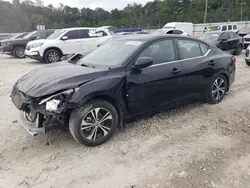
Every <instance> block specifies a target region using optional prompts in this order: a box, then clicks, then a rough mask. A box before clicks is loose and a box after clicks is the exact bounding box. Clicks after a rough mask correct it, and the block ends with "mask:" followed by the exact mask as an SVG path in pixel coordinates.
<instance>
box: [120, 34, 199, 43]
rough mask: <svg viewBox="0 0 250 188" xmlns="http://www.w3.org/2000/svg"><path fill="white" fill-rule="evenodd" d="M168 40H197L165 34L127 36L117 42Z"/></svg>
mask: <svg viewBox="0 0 250 188" xmlns="http://www.w3.org/2000/svg"><path fill="white" fill-rule="evenodd" d="M167 38H184V39H185V38H186V39H194V40H197V39H196V38H192V37H187V36H184V35H174V34H169V35H168V34H165V35H150V34H149V35H145V34H137V35H127V36H125V37H121V38H118V39H117V40H144V41H151V40H157V39H167Z"/></svg>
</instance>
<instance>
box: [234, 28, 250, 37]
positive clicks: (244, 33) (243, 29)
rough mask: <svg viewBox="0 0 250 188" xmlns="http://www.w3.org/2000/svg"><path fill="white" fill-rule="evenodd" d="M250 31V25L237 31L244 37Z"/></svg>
mask: <svg viewBox="0 0 250 188" xmlns="http://www.w3.org/2000/svg"><path fill="white" fill-rule="evenodd" d="M249 33H250V28H249V27H245V28H242V29H241V30H239V31H238V32H237V34H238V35H239V36H241V37H244V36H245V35H247V34H249Z"/></svg>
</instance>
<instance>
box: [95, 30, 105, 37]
mask: <svg viewBox="0 0 250 188" xmlns="http://www.w3.org/2000/svg"><path fill="white" fill-rule="evenodd" d="M95 34H96V36H97V37H104V36H107V35H108V34H107V33H106V32H104V31H97V32H95Z"/></svg>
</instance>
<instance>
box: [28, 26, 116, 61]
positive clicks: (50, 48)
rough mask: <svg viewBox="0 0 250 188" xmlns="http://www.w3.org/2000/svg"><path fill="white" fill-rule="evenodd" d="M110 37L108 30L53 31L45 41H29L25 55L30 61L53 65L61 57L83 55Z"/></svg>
mask: <svg viewBox="0 0 250 188" xmlns="http://www.w3.org/2000/svg"><path fill="white" fill-rule="evenodd" d="M111 37H112V34H111V33H110V32H109V30H108V29H100V28H86V27H85V28H67V29H60V30H57V31H55V33H53V34H52V35H50V36H49V37H48V38H47V39H42V40H36V41H31V42H29V43H28V44H27V46H26V50H25V55H26V56H27V57H29V58H31V59H35V60H39V61H45V62H46V63H53V62H58V61H60V58H61V57H62V56H63V55H67V54H72V53H76V52H78V53H81V54H85V53H88V52H90V51H92V50H94V49H96V48H97V46H98V45H99V44H101V43H103V42H104V41H106V40H108V39H109V38H111Z"/></svg>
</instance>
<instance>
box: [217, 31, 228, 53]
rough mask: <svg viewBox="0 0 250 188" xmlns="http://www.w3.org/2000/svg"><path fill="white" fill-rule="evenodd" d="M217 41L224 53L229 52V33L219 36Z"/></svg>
mask: <svg viewBox="0 0 250 188" xmlns="http://www.w3.org/2000/svg"><path fill="white" fill-rule="evenodd" d="M219 40H220V41H221V42H220V48H221V49H222V50H225V51H227V50H230V47H229V45H230V34H229V32H225V33H223V34H222V35H221V36H220V38H219Z"/></svg>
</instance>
